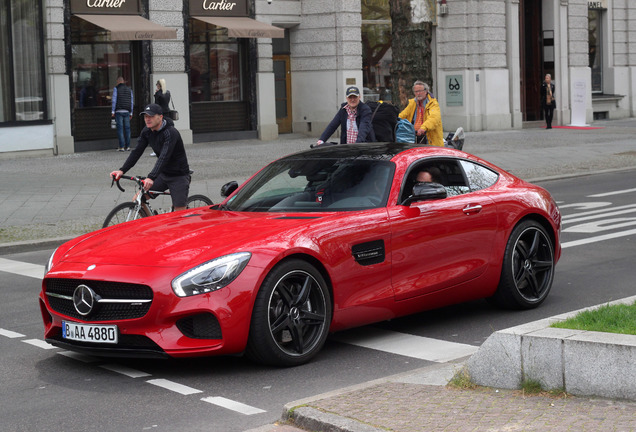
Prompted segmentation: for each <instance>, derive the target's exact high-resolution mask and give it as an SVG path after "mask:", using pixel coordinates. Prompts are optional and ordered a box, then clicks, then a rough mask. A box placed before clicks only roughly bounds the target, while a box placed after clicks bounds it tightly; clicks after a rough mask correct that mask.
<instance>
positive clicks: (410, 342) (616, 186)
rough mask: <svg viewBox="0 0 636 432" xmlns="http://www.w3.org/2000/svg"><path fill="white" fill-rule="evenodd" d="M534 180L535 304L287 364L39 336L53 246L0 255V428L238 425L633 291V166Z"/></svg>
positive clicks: (348, 344) (351, 338)
mask: <svg viewBox="0 0 636 432" xmlns="http://www.w3.org/2000/svg"><path fill="white" fill-rule="evenodd" d="M541 184H542V186H544V187H546V188H548V189H549V190H550V191H551V192H552V194H553V195H554V196H555V198H556V199H557V200H558V201H559V203H560V206H561V208H562V212H563V216H564V225H563V238H562V242H563V247H564V249H563V256H562V259H561V261H560V262H559V264H558V265H557V271H556V276H555V280H554V284H553V288H552V292H551V294H550V296H549V297H548V299H547V301H546V302H545V303H544V304H543V305H542V306H541V307H540V308H538V309H534V310H531V311H524V312H511V311H502V310H499V309H496V308H494V307H492V306H490V305H489V304H488V303H487V302H485V301H475V302H470V303H466V304H462V305H457V306H452V307H448V308H444V309H441V310H437V311H430V312H424V313H419V314H415V315H412V316H409V317H405V318H401V319H396V320H393V321H390V322H384V323H379V324H376V325H372V326H366V327H364V328H363V329H357V330H351V331H348V332H342V333H338V334H335V335H332V336H331V338H330V339H329V340H328V343H327V345H326V347H325V349H324V350H323V352H321V354H320V355H319V356H318V357H317V358H316V359H315V361H313V362H311V363H310V364H308V365H304V366H300V367H296V368H288V369H279V368H269V367H263V366H259V365H255V364H253V363H251V362H249V361H247V360H245V359H242V358H236V357H223V358H203V359H192V360H178V361H176V360H175V361H154V360H153V361H148V360H112V359H111V360H108V359H99V358H92V357H86V356H77V355H74V354H71V353H68V352H65V351H63V350H60V349H57V348H53V347H50V346H47V345H46V344H44V343H43V341H42V339H41V338H42V324H41V317H40V311H39V307H38V304H37V300H36V298H37V293H38V291H39V289H40V279H39V278H41V276H42V271H43V264H44V262H45V261H46V259H47V258H48V255H49V254H50V253H51V250H38V251H32V252H21V253H14V254H9V255H3V256H0V275H1V276H2V280H3V282H2V284H1V285H0V289H1V290H2V296H3V301H2V302H0V389H1V390H0V429H1V430H3V431H4V430H6V431H31V430H41V429H45V428H46V429H51V430H60V431H62V430H64V431H93V430H94V431H121V430H157V431H160V430H171V431H173V430H182V431H200V430H219V431H221V430H222V431H227V432H233V431H237V432H239V431H245V430H247V429H251V428H254V427H257V426H260V425H263V424H267V423H272V422H274V421H275V420H277V419H278V418H279V417H280V414H281V411H282V406H283V405H284V404H285V403H287V402H289V401H292V400H298V399H301V398H305V397H309V396H312V395H314V394H318V393H323V392H326V391H330V390H334V389H338V388H341V387H345V386H349V385H353V384H357V383H362V382H365V381H368V380H372V379H376V378H380V377H383V376H386V375H391V374H395V373H399V372H403V371H408V370H413V369H417V368H420V367H423V366H427V365H431V364H433V363H436V362H440V361H443V360H439V359H440V358H444V356H445V355H447V351H446V350H447V349H448V348H449V346H451V347H455V348H457V347H463V348H465V349H468V350H470V349H471V348H472V349H476V348H477V347H478V346H479V345H480V344H481V343H482V342H483V341H484V340H485V339H486V338H487V337H488V336H489V335H490V334H491V333H492V332H493V331H496V330H499V329H503V328H507V327H510V326H514V325H518V324H522V323H525V322H530V321H534V320H537V319H540V318H544V317H549V316H553V315H556V314H560V313H563V312H568V311H572V310H576V309H579V308H582V307H586V306H591V305H596V304H600V303H604V302H607V301H610V300H614V299H617V298H623V297H627V296H632V295H634V294H636V289H635V288H634V284H633V281H632V275H633V256H634V255H635V254H636V242H634V241H633V239H634V234H636V232H634V230H635V226H636V204H634V196H635V195H636V189H634V185H636V170H634V171H624V172H620V173H606V174H600V175H593V176H587V177H578V178H575V179H562V180H554V181H547V182H543V183H541ZM15 263H21V265H17V266H16V264H15ZM360 333H363V334H366V335H368V334H373V333H377V334H386V335H388V336H389V339H392V340H395V339H398V338H399V339H403V340H404V342H403V345H407V346H409V347H410V348H412V347H413V346H421V347H426V348H423V349H421V350H418V351H416V352H415V353H412V354H409V355H405V354H404V352H405V351H404V350H403V348H404V346H402V347H400V346H397V347H396V346H391V347H389V346H388V345H387V346H381V345H378V346H362V345H364V344H362V343H359V342H360V341H361V339H360V338H359V335H360ZM435 342H438V343H435ZM436 358H437V360H435V359H436Z"/></svg>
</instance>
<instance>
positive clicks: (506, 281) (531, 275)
mask: <svg viewBox="0 0 636 432" xmlns="http://www.w3.org/2000/svg"><path fill="white" fill-rule="evenodd" d="M554 267H555V262H554V246H553V244H552V240H551V239H550V236H549V235H548V233H547V232H546V230H545V228H543V226H542V225H541V224H539V223H538V222H535V221H533V220H526V221H523V222H521V223H520V224H519V225H517V226H516V227H515V229H514V230H513V231H512V234H511V235H510V238H509V239H508V244H507V245H506V251H505V254H504V260H503V267H502V270H501V279H500V281H499V287H498V288H497V292H496V293H495V295H494V296H493V297H492V300H493V301H494V302H495V303H496V304H498V305H499V306H502V307H506V308H511V309H532V308H535V307H537V306H539V305H540V304H541V303H543V301H544V300H545V299H546V297H547V296H548V293H549V292H550V288H551V287H552V279H553V278H554Z"/></svg>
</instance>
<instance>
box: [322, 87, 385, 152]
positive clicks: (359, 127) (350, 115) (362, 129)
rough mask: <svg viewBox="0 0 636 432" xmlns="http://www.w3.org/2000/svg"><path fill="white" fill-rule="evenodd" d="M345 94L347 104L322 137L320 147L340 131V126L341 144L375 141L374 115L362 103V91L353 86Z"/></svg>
mask: <svg viewBox="0 0 636 432" xmlns="http://www.w3.org/2000/svg"><path fill="white" fill-rule="evenodd" d="M345 94H346V96H347V102H345V103H343V104H342V105H341V106H340V109H339V110H338V112H337V113H336V115H335V116H334V118H333V120H331V122H330V123H329V124H328V125H327V128H326V129H325V131H324V132H323V133H322V135H320V139H319V140H318V142H317V144H318V145H320V144H323V143H324V142H325V141H327V140H328V139H329V137H330V136H331V135H332V134H333V133H334V132H335V131H336V129H338V126H340V144H350V143H358V142H374V141H375V133H374V132H373V125H372V124H371V118H372V116H373V113H372V112H371V108H369V106H368V105H367V104H365V103H364V102H362V101H360V90H358V87H354V86H351V87H349V88H347V91H346V93H345Z"/></svg>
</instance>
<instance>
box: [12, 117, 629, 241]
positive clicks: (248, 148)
mask: <svg viewBox="0 0 636 432" xmlns="http://www.w3.org/2000/svg"><path fill="white" fill-rule="evenodd" d="M593 126H595V127H601V129H587V130H574V129H565V128H564V129H559V128H555V129H551V130H546V129H543V128H531V129H522V130H514V131H495V132H469V133H467V134H466V143H465V145H464V150H466V151H467V152H469V153H473V154H475V155H477V156H480V157H483V158H484V159H486V160H488V161H490V162H493V163H495V164H496V165H499V166H500V167H501V168H504V169H506V170H508V171H510V172H512V173H514V174H516V175H517V176H519V177H521V178H523V179H525V180H531V181H532V180H538V179H541V178H546V177H552V176H563V175H578V174H585V173H590V172H595V171H600V170H606V169H617V168H625V167H636V145H635V144H634V140H633V133H634V130H636V119H626V120H617V121H602V122H595V123H594V125H593ZM314 142H315V139H314V138H307V137H305V136H303V135H298V134H291V135H281V137H280V139H279V140H276V141H257V140H247V141H222V142H211V143H199V144H192V145H189V146H187V148H186V151H187V153H188V159H189V161H190V165H191V168H192V169H193V170H194V171H195V173H194V176H193V181H192V186H191V189H190V192H191V194H196V193H202V194H205V195H207V196H209V197H210V198H211V199H212V200H213V201H214V202H219V201H220V200H221V196H220V192H219V191H220V188H221V186H222V185H223V184H224V183H226V182H228V181H230V180H236V181H238V182H239V183H240V182H242V181H244V180H246V179H247V178H248V177H249V176H250V175H251V174H253V173H254V172H255V171H256V170H258V169H259V168H261V167H262V166H263V165H265V164H266V163H268V162H270V161H272V160H273V159H276V158H278V157H281V156H283V155H286V154H289V153H294V152H297V151H300V150H306V149H308V148H309V145H310V144H312V143H314ZM113 146H115V144H113ZM128 154H129V153H121V152H117V151H115V150H114V147H113V150H110V151H99V152H87V153H76V154H72V155H63V156H56V157H53V156H51V157H40V158H22V159H20V158H18V159H0V244H6V243H14V242H21V241H41V240H42V239H45V238H54V239H56V238H69V237H73V236H77V235H79V234H82V233H84V232H88V231H91V230H94V229H97V228H100V227H101V224H102V222H103V220H104V218H105V216H106V215H107V214H108V212H109V211H110V210H111V209H112V208H113V207H114V206H115V205H116V204H118V203H120V202H123V201H127V200H130V199H131V197H132V192H131V191H132V187H130V186H128V187H127V192H126V193H121V192H120V191H119V190H117V188H114V187H113V188H111V182H110V179H109V177H108V174H109V173H110V172H111V171H112V170H114V169H116V168H119V167H120V166H121V165H122V163H123V161H124V159H125V158H126V157H127V156H128ZM149 154H150V151H149V150H148V151H147V155H144V156H143V157H142V158H141V159H140V161H139V162H138V163H137V165H136V166H135V167H134V168H133V169H132V170H131V171H130V173H131V174H139V175H145V174H147V173H148V172H149V171H150V170H151V168H152V166H153V164H154V163H155V161H156V159H155V158H154V157H151V156H149ZM153 204H155V203H153ZM156 204H157V206H158V207H159V208H169V207H170V203H169V201H168V200H166V201H164V202H163V203H162V202H161V201H160V199H157V200H156ZM153 207H154V206H153Z"/></svg>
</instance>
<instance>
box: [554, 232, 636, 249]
mask: <svg viewBox="0 0 636 432" xmlns="http://www.w3.org/2000/svg"><path fill="white" fill-rule="evenodd" d="M631 235H636V229H633V230H627V231H621V232H617V233H611V234H604V235H600V236H594V237H588V238H584V239H581V240H573V241H570V242H565V243H561V248H562V249H565V248H569V247H572V246H580V245H584V244H588V243H595V242H599V241H603V240H610V239H615V238H619V237H627V236H631Z"/></svg>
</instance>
